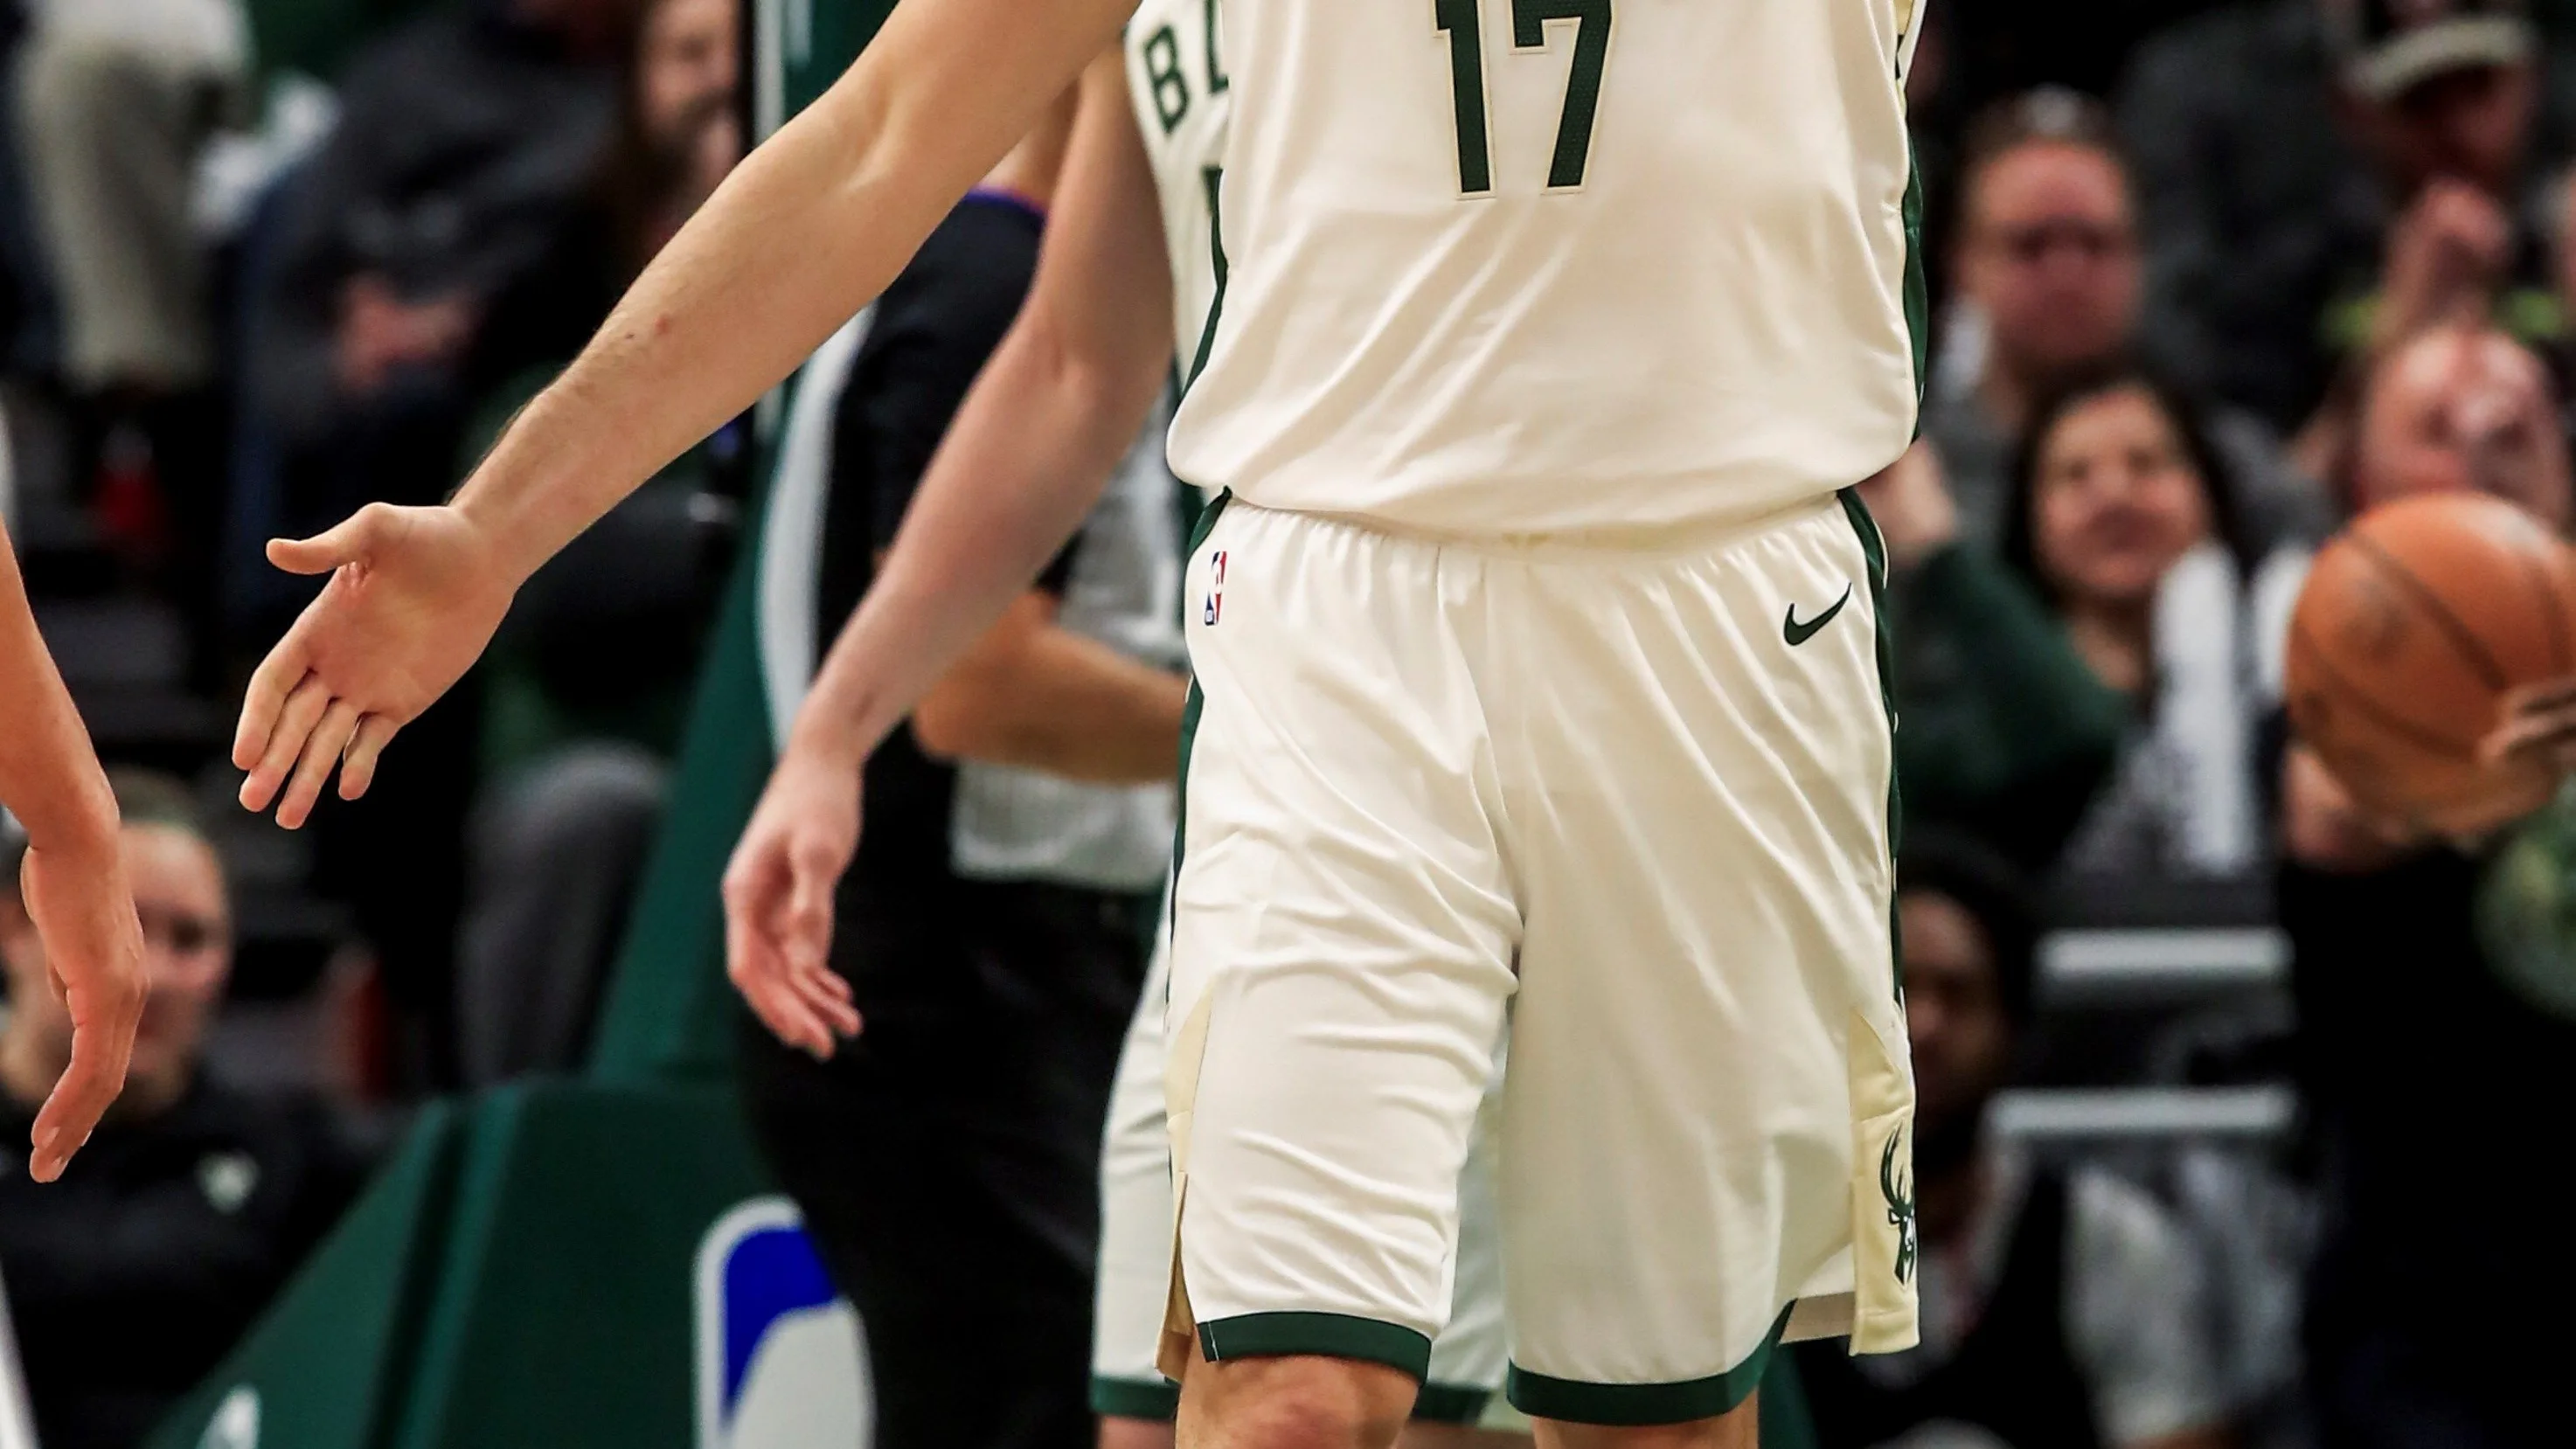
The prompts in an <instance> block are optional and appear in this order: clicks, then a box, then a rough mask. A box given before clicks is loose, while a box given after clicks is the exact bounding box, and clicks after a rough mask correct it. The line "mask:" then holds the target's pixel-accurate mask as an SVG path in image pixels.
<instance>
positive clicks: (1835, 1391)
mask: <svg viewBox="0 0 2576 1449" xmlns="http://www.w3.org/2000/svg"><path fill="white" fill-rule="evenodd" d="M1914 836H1915V838H1914V839H1912V840H1910V841H1909V842H1908V844H1907V846H1906V848H1905V850H1904V852H1903V853H1902V855H1901V856H1900V858H1899V860H1898V863H1897V916H1898V923H1899V926H1900V932H1899V939H1900V940H1901V941H1902V942H1903V950H1904V979H1905V1014H1906V1029H1907V1035H1908V1037H1909V1039H1910V1041H1911V1043H1912V1047H1913V1054H1914V1080H1915V1091H1916V1108H1915V1112H1916V1115H1915V1124H1916V1125H1915V1138H1914V1173H1915V1176H1914V1183H1913V1189H1914V1194H1913V1201H1914V1205H1915V1212H1916V1218H1915V1221H1916V1223H1917V1225H1918V1229H1919V1231H1920V1233H1921V1235H1922V1236H1921V1256H1920V1258H1919V1259H1918V1261H1917V1263H1916V1265H1915V1271H1916V1272H1917V1273H1918V1274H1919V1275H1920V1277H1919V1278H1918V1280H1917V1286H1918V1289H1919V1291H1920V1293H1921V1296H1922V1342H1921V1344H1920V1345H1919V1346H1917V1347H1915V1348H1912V1349H1909V1350H1907V1351H1905V1352H1903V1353H1898V1354H1889V1355H1884V1356H1880V1357H1874V1358H1853V1357H1851V1356H1850V1355H1848V1354H1846V1353H1845V1352H1844V1351H1843V1348H1842V1345H1840V1344H1838V1343H1824V1344H1809V1345H1803V1346H1802V1347H1801V1348H1800V1349H1799V1350H1798V1351H1797V1362H1798V1371H1799V1374H1800V1376H1801V1378H1802V1379H1803V1380H1804V1382H1805V1387H1806V1392H1807V1397H1808V1402H1809V1407H1810V1408H1811V1410H1812V1412H1813V1414H1814V1417H1815V1426H1816V1439H1817V1442H1818V1443H1819V1444H1820V1445H1821V1446H1823V1449H1869V1446H1874V1445H1894V1444H1898V1443H1905V1444H1916V1443H1925V1444H1928V1443H1933V1442H1938V1443H1941V1444H1959V1445H1967V1444H1976V1445H1989V1444H1991V1445H1996V1446H2003V1449H2082V1446H2089V1445H2101V1446H2108V1449H2147V1446H2154V1449H2185V1446H2191V1449H2208V1446H2216V1445H2221V1444H2224V1443H2225V1442H2227V1438H2226V1435H2225V1433H2224V1426H2223V1423H2222V1417H2223V1411H2222V1409H2221V1405H2220V1394H2219V1386H2218V1378H2217V1373H2216V1370H2215V1368H2214V1366H2213V1364H2212V1362H2211V1357H2210V1346H2209V1343H2208V1341H2207V1338H2206V1329H2205V1326H2204V1324H2205V1304H2204V1294H2205V1284H2204V1281H2203V1274H2202V1270H2201V1265H2200V1263H2199V1261H2198V1260H2197V1258H2196V1257H2195V1256H2194V1255H2193V1253H2192V1251H2191V1250H2190V1247H2189V1245H2188V1243H2187V1240H2186V1239H2185V1237H2184V1235H2183V1234H2182V1233H2181V1231H2180V1230H2179V1229H2178V1228H2177V1227H2176V1226H2175V1225H2174V1224H2173V1223H2172V1222H2170V1221H2169V1220H2168V1219H2167V1217H2166V1215H2165V1213H2164V1211H2163V1210H2162V1209H2161V1208H2160V1207H2158V1206H2157V1204H2156V1202H2155V1200H2154V1199H2153V1198H2151V1197H2149V1196H2148V1195H2147V1194H2145V1193H2144V1192H2142V1191H2140V1190H2138V1189H2136V1188H2133V1187H2131V1186H2129V1185H2128V1184H2126V1183H2124V1182H2122V1181H2121V1180H2119V1179H2117V1178H2115V1177H2112V1176H2110V1175H2108V1174H2106V1173H2103V1172H2099V1171H2094V1170H2087V1169H2080V1168H2079V1169H2075V1170H2072V1171H2069V1170H2065V1169H2060V1168H2057V1167H2054V1166H2048V1165H2043V1164H2041V1163H2038V1162H2036V1161H2034V1160H2033V1159H2032V1158H2031V1157H2030V1156H2029V1155H2028V1153H2027V1152H2026V1151H2024V1150H2023V1149H2021V1148H2019V1147H2017V1146H2016V1145H2014V1144H2012V1143H2010V1142H2006V1141H2002V1140H1998V1139H1996V1138H1995V1137H1994V1136H1993V1135H1992V1134H1991V1133H1989V1132H1988V1131H1987V1129H1986V1126H1985V1121H1986V1109H1987V1106H1988V1104H1989V1103H1991V1102H1992V1100H1993V1098H1994V1096H1995V1093H1996V1092H1997V1091H1998V1090H1999V1089H2000V1088H2001V1087H2002V1086H2003V1085H2004V1084H2005V1082H2006V1080H2007V1079H2008V1077H2009V1076H2010V1075H2011V1071H2012V1066H2013V1063H2014V1060H2015V1055H2016V1051H2017V1049H2018V1047H2019V1045H2020V1040H2021V1035H2022V1033H2023V1032H2024V1030H2026V1029H2027V1027H2028V1026H2029V1023H2030V1015H2031V999H2032V976H2033V969H2034V967H2033V952H2034V948H2035V945H2036V936H2037V922H2036V920H2035V919H2034V917H2033V914H2032V911H2031V907H2030V905H2029V901H2028V898H2027V895H2026V893H2025V892H2024V890H2023V889H2022V887H2021V886H2020V884H2019V882H2018V878H2017V877H2016V876H2015V875H2014V873H2013V872H2012V871H2011V870H2010V869H2009V868H2008V867H2006V866H2004V865H2002V864H2000V863H1999V862H1997V861H1995V860H1994V859H1993V858H1992V857H1990V856H1988V855H1986V854H1985V853H1984V852H1982V851H1980V850H1978V849H1977V848H1975V847H1973V846H1969V845H1967V844H1964V843H1962V842H1960V841H1957V840H1955V839H1945V838H1940V837H1937V836H1929V835H1926V834H1924V833H1921V832H1915V833H1914ZM1894 1190H1895V1191H1897V1192H1900V1193H1901V1192H1902V1191H1903V1190H1904V1188H1903V1186H1902V1185H1901V1184H1900V1185H1898V1186H1897V1187H1896V1188H1895V1189H1894ZM1943 1431H1947V1433H1948V1435H1949V1437H1939V1436H1941V1435H1942V1433H1943ZM1918 1434H1919V1435H1921V1436H1922V1437H1921V1438H1916V1437H1913V1436H1915V1435H1918Z"/></svg>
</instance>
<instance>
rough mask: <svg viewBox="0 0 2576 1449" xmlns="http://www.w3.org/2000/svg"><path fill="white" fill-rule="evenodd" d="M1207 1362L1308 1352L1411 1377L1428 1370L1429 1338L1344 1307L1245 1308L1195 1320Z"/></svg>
mask: <svg viewBox="0 0 2576 1449" xmlns="http://www.w3.org/2000/svg"><path fill="white" fill-rule="evenodd" d="M1199 1350H1200V1351H1201V1352H1202V1353H1205V1354H1206V1355H1207V1356H1208V1360H1209V1362H1211V1363H1222V1362H1223V1361H1225V1360H1226V1359H1230V1358H1277V1357H1279V1356H1281V1355H1284V1354H1314V1355H1317V1356H1318V1357H1322V1358H1346V1359H1349V1360H1351V1361H1352V1362H1354V1363H1382V1364H1384V1365H1386V1366H1387V1367H1388V1368H1391V1369H1396V1370H1398V1371H1400V1372H1403V1373H1408V1374H1411V1375H1412V1376H1413V1377H1414V1378H1416V1379H1417V1380H1418V1379H1420V1378H1422V1377H1423V1376H1425V1375H1426V1374H1428V1373H1430V1372H1431V1340H1430V1338H1429V1337H1427V1336H1426V1335H1423V1334H1419V1333H1416V1332H1414V1331H1413V1330H1412V1329H1410V1328H1402V1327H1398V1326H1397V1325H1395V1324H1392V1323H1380V1322H1379V1321H1377V1320H1376V1319H1374V1318H1361V1317H1358V1316H1356V1315H1353V1314H1349V1313H1245V1314H1239V1315H1237V1316H1235V1317H1233V1318H1219V1319H1215V1320H1213V1321H1211V1322H1208V1323H1202V1324H1200V1325H1199Z"/></svg>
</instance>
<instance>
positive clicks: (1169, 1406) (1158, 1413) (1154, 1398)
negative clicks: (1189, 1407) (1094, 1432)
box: [1091, 1374, 1181, 1424]
mask: <svg viewBox="0 0 2576 1449" xmlns="http://www.w3.org/2000/svg"><path fill="white" fill-rule="evenodd" d="M1091 1412H1093V1413H1095V1414H1098V1415H1101V1416H1102V1417H1104V1418H1110V1419H1146V1420H1150V1421H1152V1422H1154V1423H1157V1424H1168V1423H1170V1422H1172V1420H1173V1418H1174V1417H1176V1416H1177V1415H1179V1413H1180V1412H1181V1386H1180V1385H1179V1384H1176V1383H1173V1382H1172V1381H1171V1380H1170V1379H1167V1378H1162V1377H1159V1376H1157V1377H1156V1378H1155V1379H1154V1381H1153V1382H1152V1383H1147V1382H1146V1381H1145V1380H1143V1379H1113V1378H1111V1377H1109V1376H1108V1375H1106V1374H1093V1375H1092V1376H1091Z"/></svg>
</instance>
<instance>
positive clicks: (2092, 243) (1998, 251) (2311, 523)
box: [1923, 89, 2322, 546]
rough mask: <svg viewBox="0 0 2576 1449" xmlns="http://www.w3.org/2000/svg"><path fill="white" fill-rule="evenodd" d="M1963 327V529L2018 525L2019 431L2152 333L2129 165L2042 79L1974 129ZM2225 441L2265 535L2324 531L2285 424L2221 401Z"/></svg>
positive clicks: (1947, 374) (1956, 362) (1963, 222)
mask: <svg viewBox="0 0 2576 1449" xmlns="http://www.w3.org/2000/svg"><path fill="white" fill-rule="evenodd" d="M1955 247H1956V251H1955V254H1954V258H1953V261H1952V273H1953V277H1952V289H1951V295H1952V303H1951V311H1950V323H1951V325H1950V326H1949V327H1948V328H1947V329H1946V335H1945V338H1944V344H1943V356H1942V365H1941V367H1940V368H1939V369H1938V370H1937V371H1936V373H1935V378H1934V384H1933V387H1932V389H1931V392H1930V395H1929V396H1928V397H1927V398H1926V399H1925V407H1924V416H1923V434H1924V436H1925V437H1927V438H1929V439H1930V440H1931V441H1932V445H1933V446H1934V447H1935V448H1936V449H1938V450H1939V452H1940V455H1941V467H1942V473H1943V476H1944V477H1945V478H1947V479H1948V480H1949V484H1950V491H1951V494H1952V497H1953V498H1954V499H1955V500H1956V502H1957V505H1958V510H1959V526H1960V529H1961V531H1962V532H1963V533H1964V535H1965V536H1966V537H1967V538H1969V539H1971V540H1973V541H1975V542H1977V543H1980V544H1985V545H1988V546H1991V545H1993V544H1994V543H1995V542H1996V541H1997V540H1998V539H2000V538H2001V537H2002V536H2003V533H2004V514H2005V503H2006V499H2005V494H2006V492H2007V489H2008V486H2009V483H2010V473H2011V468H2012V455H2013V444H2014V440H2015V439H2017V438H2018V437H2020V436H2021V433H2022V430H2023V428H2024V427H2026V426H2027V425H2028V424H2029V421H2030V415H2031V411H2032V409H2033V407H2034V406H2036V404H2037V403H2038V402H2039V400H2040V399H2042V398H2045V397H2047V396H2048V395H2050V394H2051V393H2053V392H2056V391H2057V390H2058V389H2059V388H2060V387H2061V386H2063V385H2064V383H2065V382H2066V381H2067V379H2069V378H2070V377H2073V376H2077V375H2080V374H2083V373H2086V372H2090V371H2097V370H2099V369H2100V368H2102V367H2103V366H2104V365H2105V364H2107V363H2108V362H2110V361H2111V360H2113V359H2116V358H2118V357H2120V356H2122V355H2123V354H2125V353H2127V352H2128V351H2129V350H2130V349H2131V348H2132V347H2133V346H2134V345H2135V344H2136V343H2137V341H2138V333H2139V303H2140V286H2139V260H2138V236H2137V217H2136V209H2135V205H2134V200H2133V197H2132V190H2131V186H2130V182H2129V173H2128V166H2127V162H2126V161H2125V160H2124V159H2123V158H2122V156H2121V154H2120V151H2119V148H2118V146H2117V145H2116V143H2114V142H2113V140H2112V139H2111V129H2110V122H2109V118H2108V116H2107V115H2106V114H2105V113H2104V112H2103V110H2102V108H2101V106H2100V104H2099V103H2098V102H2096V101H2094V100H2092V99H2091V98H2089V97H2086V96H2080V95H2077V94H2076V93H2075V92H2073V91H2067V90H2056V89H2050V90H2040V91H2034V92H2031V93H2030V94H2028V95H2026V96H2022V97H2020V98H2018V99H2015V100H2012V101H2008V102H2006V103H2004V104H2003V105H2001V106H1999V107H1997V108H1996V109H1994V110H1992V111H1989V112H1987V113H1986V114H1985V115H1984V116H1983V117H1982V118H1980V119H1979V120H1978V122H1977V123H1976V124H1975V125H1974V126H1973V127H1971V129H1970V131H1969V134H1968V139H1967V151H1966V161H1965V169H1964V172H1963V175H1962V177H1961V181H1960V192H1959V197H1958V231H1957V236H1956V239H1955ZM2210 424H2211V429H2210V436H2211V440H2212V442H2213V443H2214V444H2215V445H2216V447H2217V448H2218V450H2219V451H2220V453H2221V454H2222V456H2224V457H2225V458H2226V459H2227V461H2228V464H2229V466H2230V469H2231V471H2232V472H2233V473H2234V474H2235V475H2236V477H2237V479H2238V481H2239V483H2240V485H2241V486H2242V488H2243V490H2244V495H2245V496H2244V500H2243V501H2244V503H2245V506H2246V508H2247V510H2248V523H2249V525H2251V526H2253V527H2254V528H2255V529H2256V530H2257V531H2258V532H2259V533H2260V534H2261V535H2262V537H2263V538H2264V539H2265V540H2266V541H2269V540H2270V539H2273V538H2277V537H2280V536H2283V535H2295V534H2307V533H2312V532H2313V531H2314V529H2315V527H2316V526H2317V524H2318V523H2319V522H2320V521H2321V519H2320V515H2321V513H2322V505H2321V502H2320V501H2319V500H2318V499H2317V497H2316V490H2315V489H2314V487H2313V486H2312V485H2310V484H2309V483H2307V482H2306V480H2304V479H2302V478H2298V477H2296V476H2294V475H2293V474H2291V473H2290V472H2289V471H2288V469H2287V467H2286V465H2285V463H2284V461H2283V459H2282V458H2281V455H2280V449H2279V447H2278V445H2277V443H2276V441H2275V439H2274V438H2273V436H2272V433H2271V431H2270V430H2269V429H2268V428H2266V427H2265V426H2264V425H2263V424H2262V423H2260V422H2258V421H2257V420H2255V419H2254V418H2253V417H2252V416H2250V415H2248V414H2245V413H2242V412H2233V411H2220V412H2215V413H2213V414H2212V416H2211V419H2210Z"/></svg>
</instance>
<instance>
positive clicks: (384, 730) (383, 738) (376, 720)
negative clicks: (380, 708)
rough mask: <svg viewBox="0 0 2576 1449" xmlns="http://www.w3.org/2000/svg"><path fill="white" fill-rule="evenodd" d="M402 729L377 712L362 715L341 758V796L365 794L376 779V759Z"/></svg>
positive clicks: (348, 796)
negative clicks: (347, 748) (356, 729)
mask: <svg viewBox="0 0 2576 1449" xmlns="http://www.w3.org/2000/svg"><path fill="white" fill-rule="evenodd" d="M401 729H402V726H401V725H398V724H396V723H394V722H393V721H392V720H390V719H387V718H386V717H385V716H383V715H380V714H370V715H362V716H360V717H359V720H358V732H357V733H356V734H354V735H352V736H350V738H349V752H348V753H347V754H346V755H343V756H342V757H341V759H340V798H341V799H343V800H355V799H357V798H358V797H359V796H361V795H364V794H366V793H367V787H368V786H369V785H372V784H374V783H375V782H376V759H377V757H378V756H380V755H382V754H383V753H384V752H385V746H386V745H389V744H391V743H393V738H394V736H395V735H396V734H397V733H399V732H400V731H401Z"/></svg>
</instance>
